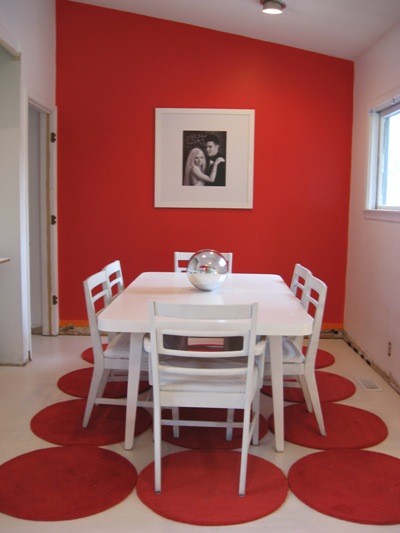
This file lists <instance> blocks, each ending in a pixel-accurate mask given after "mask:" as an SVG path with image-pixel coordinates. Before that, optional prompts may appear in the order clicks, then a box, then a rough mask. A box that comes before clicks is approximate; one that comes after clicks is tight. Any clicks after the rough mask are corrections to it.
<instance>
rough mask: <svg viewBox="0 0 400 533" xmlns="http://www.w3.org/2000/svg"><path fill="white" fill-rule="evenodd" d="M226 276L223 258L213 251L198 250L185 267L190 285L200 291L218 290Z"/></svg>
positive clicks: (225, 265)
mask: <svg viewBox="0 0 400 533" xmlns="http://www.w3.org/2000/svg"><path fill="white" fill-rule="evenodd" d="M227 274H228V263H227V262H226V259H225V257H224V256H223V255H222V254H221V253H219V252H217V251H215V250H200V251H198V252H196V253H195V254H193V255H192V257H191V258H190V260H189V264H188V267H187V276H188V278H189V281H190V283H192V285H194V286H195V287H197V288H198V289H201V290H202V291H213V290H214V289H216V288H218V287H219V286H220V285H221V284H222V283H223V282H224V281H225V278H226V276H227Z"/></svg>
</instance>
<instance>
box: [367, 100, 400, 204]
mask: <svg viewBox="0 0 400 533" xmlns="http://www.w3.org/2000/svg"><path fill="white" fill-rule="evenodd" d="M370 148H371V149H370V187H369V198H368V206H367V207H368V209H373V210H374V209H375V210H384V211H385V210H386V211H400V97H399V98H394V99H392V100H391V102H390V103H389V104H385V105H382V106H381V107H380V108H377V109H374V110H372V111H371V146H370Z"/></svg>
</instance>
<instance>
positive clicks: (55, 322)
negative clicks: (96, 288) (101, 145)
mask: <svg viewBox="0 0 400 533" xmlns="http://www.w3.org/2000/svg"><path fill="white" fill-rule="evenodd" d="M55 116H56V113H55V112H53V113H48V112H46V111H44V110H42V109H40V108H39V107H37V106H35V105H34V104H33V103H29V113H28V175H29V264H30V267H29V269H30V272H29V274H30V299H31V309H30V310H31V330H32V333H34V334H40V335H58V330H59V318H58V297H57V294H58V276H57V270H58V264H57V213H56V194H55V191H56V172H55V167H56V165H55V159H56V148H55V141H56V134H55Z"/></svg>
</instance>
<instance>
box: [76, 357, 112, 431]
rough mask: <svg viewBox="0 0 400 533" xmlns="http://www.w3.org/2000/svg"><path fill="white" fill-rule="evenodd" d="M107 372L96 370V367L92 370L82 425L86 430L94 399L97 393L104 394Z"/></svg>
mask: <svg viewBox="0 0 400 533" xmlns="http://www.w3.org/2000/svg"><path fill="white" fill-rule="evenodd" d="M109 372H110V371H109V370H104V369H102V368H100V369H96V367H94V369H93V375H92V381H91V382H90V388H89V394H88V398H87V401H86V408H85V414H84V416H83V424H82V425H83V427H84V428H86V427H87V426H88V424H89V420H90V416H91V414H92V411H93V406H94V404H95V401H96V398H97V397H98V396H99V392H100V391H101V394H102V393H103V392H104V388H105V386H106V383H107V377H108V374H109Z"/></svg>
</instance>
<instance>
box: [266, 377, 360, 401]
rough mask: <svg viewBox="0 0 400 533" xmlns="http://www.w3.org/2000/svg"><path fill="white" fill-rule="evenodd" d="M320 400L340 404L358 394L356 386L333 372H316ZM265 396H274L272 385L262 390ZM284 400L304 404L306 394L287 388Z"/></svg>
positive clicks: (297, 389) (298, 389)
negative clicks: (341, 401)
mask: <svg viewBox="0 0 400 533" xmlns="http://www.w3.org/2000/svg"><path fill="white" fill-rule="evenodd" d="M315 379H316V380H317V387H318V393H319V398H320V401H321V402H338V401H340V400H345V399H346V398H350V397H351V396H353V394H354V393H355V392H356V386H355V385H354V383H353V382H352V381H350V380H349V379H347V378H344V377H343V376H339V375H338V374H332V373H331V372H320V371H318V370H317V371H316V372H315ZM261 392H262V393H263V394H266V395H267V396H272V388H271V386H270V385H264V387H263V388H262V389H261ZM283 398H284V400H285V401H286V402H299V403H302V402H304V394H303V391H302V390H301V389H300V388H294V387H285V388H284V389H283Z"/></svg>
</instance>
